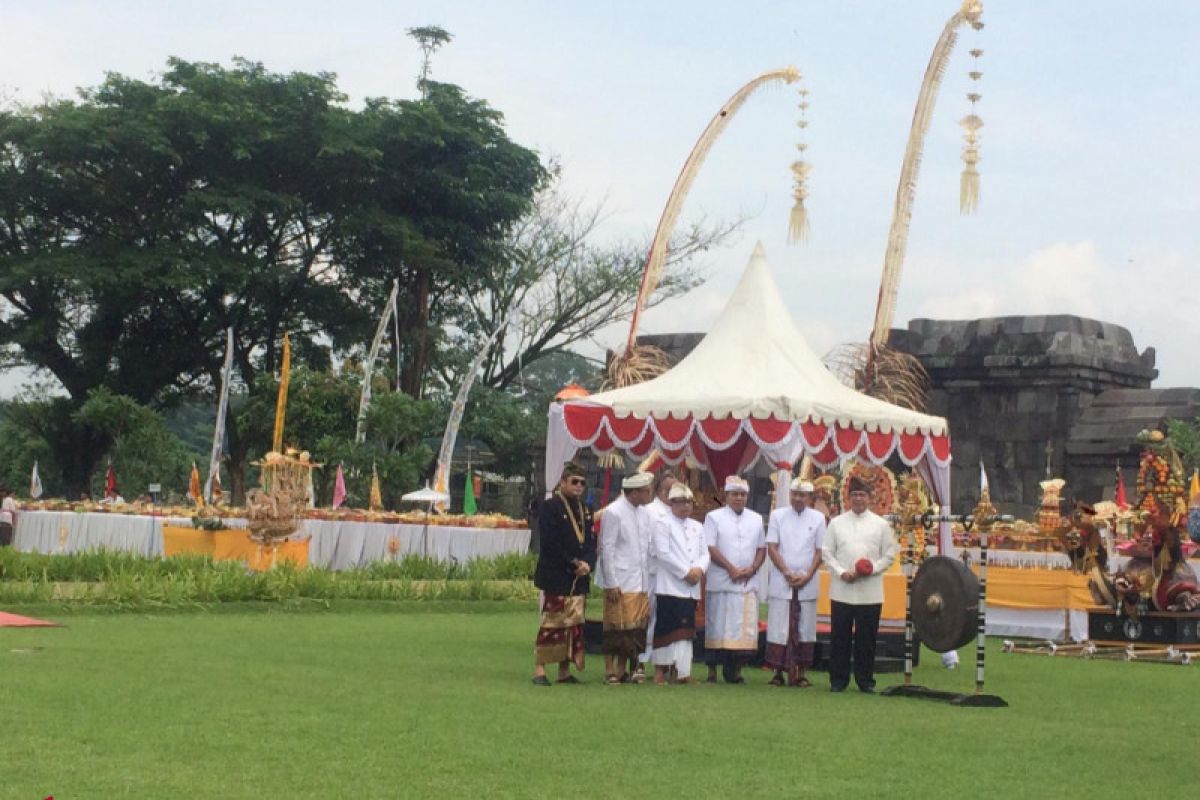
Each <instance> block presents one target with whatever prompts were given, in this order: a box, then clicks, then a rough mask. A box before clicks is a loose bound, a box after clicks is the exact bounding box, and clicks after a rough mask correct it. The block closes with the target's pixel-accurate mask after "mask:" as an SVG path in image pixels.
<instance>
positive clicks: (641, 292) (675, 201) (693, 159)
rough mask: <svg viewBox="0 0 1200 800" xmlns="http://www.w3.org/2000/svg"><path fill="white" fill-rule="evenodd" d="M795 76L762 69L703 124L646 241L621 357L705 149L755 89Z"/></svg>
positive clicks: (791, 71)
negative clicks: (650, 235)
mask: <svg viewBox="0 0 1200 800" xmlns="http://www.w3.org/2000/svg"><path fill="white" fill-rule="evenodd" d="M798 80H800V70H798V69H796V68H795V67H785V68H784V69H776V70H772V71H770V72H764V73H763V74H762V75H759V76H758V77H757V78H755V79H754V80H752V81H750V82H749V83H747V84H746V85H745V86H743V87H742V88H740V89H738V90H737V91H736V92H735V93H734V94H733V96H732V97H730V98H729V100H728V101H727V102H726V103H725V105H723V106H721V110H720V111H718V112H717V113H716V115H715V116H714V117H713V118H712V119H711V120H710V121H709V123H708V125H707V126H706V127H705V128H704V132H703V133H701V134H700V138H699V139H698V140H697V141H696V144H695V146H693V147H692V151H691V152H690V153H689V154H688V157H687V161H685V162H684V163H683V169H681V170H680V171H679V176H678V177H677V178H676V179H675V185H674V186H672V187H671V194H670V195H668V197H667V204H666V206H665V207H664V208H663V212H662V216H661V217H659V220H658V227H657V228H656V229H655V231H654V238H653V239H652V240H651V242H650V252H649V253H648V254H647V255H646V266H645V268H644V269H643V270H642V281H641V285H640V286H639V287H638V294H637V300H636V302H635V303H634V307H633V317H632V318H631V319H630V321H629V336H628V337H627V338H626V341H625V353H624V357H626V358H628V357H629V356H630V355H631V354H632V353H633V347H634V344H635V343H636V341H637V330H638V321H639V319H640V317H641V313H642V311H643V310H644V309H645V307H646V303H647V302H648V301H649V299H650V295H652V294H654V290H655V289H656V288H658V281H659V278H661V277H662V271H663V264H664V262H665V261H666V257H667V245H668V244H669V243H670V240H671V235H672V234H673V233H674V232H675V225H676V223H677V222H678V221H679V213H680V211H681V210H682V209H683V201H684V200H685V199H686V198H687V194H688V191H689V190H691V188H692V184H693V183H694V182H695V180H696V175H697V174H698V173H699V172H700V167H701V166H702V165H703V164H704V159H705V158H707V157H708V153H709V151H710V150H712V146H713V144H714V143H715V142H716V141H717V138H718V137H719V136H720V135H721V132H722V131H724V130H725V128H726V127H727V126H728V125H729V123H730V121H732V120H733V117H734V115H735V114H736V113H737V111H738V109H740V108H741V107H742V106H743V105H744V104H745V102H746V100H748V99H749V98H750V95H752V94H754V92H755V91H757V90H758V89H759V88H761V87H763V86H766V85H767V84H769V83H774V82H775V81H783V82H784V83H795V82H796V81H798Z"/></svg>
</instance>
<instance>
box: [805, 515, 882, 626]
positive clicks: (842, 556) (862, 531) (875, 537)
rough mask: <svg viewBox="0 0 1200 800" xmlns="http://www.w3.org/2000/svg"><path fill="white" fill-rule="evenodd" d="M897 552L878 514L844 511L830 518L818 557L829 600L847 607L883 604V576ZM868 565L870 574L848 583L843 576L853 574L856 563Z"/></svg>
mask: <svg viewBox="0 0 1200 800" xmlns="http://www.w3.org/2000/svg"><path fill="white" fill-rule="evenodd" d="M898 550H899V547H898V545H897V544H896V537H895V535H893V533H892V526H891V525H888V524H887V521H886V520H884V518H883V517H881V516H879V515H878V514H876V513H874V512H872V511H870V510H867V511H864V512H863V513H861V514H855V513H854V512H853V511H846V512H845V513H842V514H839V515H837V516H836V517H834V518H833V520H832V521H831V522H830V523H829V527H828V528H827V529H826V531H825V543H824V544H823V545H822V547H821V557H822V558H823V559H824V561H825V566H826V567H828V568H829V599H830V600H834V601H837V602H839V603H850V604H851V605H869V604H872V603H882V602H883V573H884V572H885V571H886V570H887V568H888V567H890V566H891V565H892V563H893V562H894V561H895V560H896V552H897V551H898ZM862 558H865V559H868V560H869V561H870V562H871V567H872V573H871V574H870V575H868V576H866V577H858V578H856V579H855V580H854V581H852V582H849V583H848V582H846V581H844V580H842V577H841V576H842V573H843V572H854V565H855V564H856V563H857V562H858V560H859V559H862Z"/></svg>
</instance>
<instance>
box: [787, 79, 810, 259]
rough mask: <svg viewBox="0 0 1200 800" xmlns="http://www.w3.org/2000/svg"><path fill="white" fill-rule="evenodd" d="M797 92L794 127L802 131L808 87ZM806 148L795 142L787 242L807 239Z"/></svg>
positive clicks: (807, 172) (805, 125) (806, 122)
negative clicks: (797, 110)
mask: <svg viewBox="0 0 1200 800" xmlns="http://www.w3.org/2000/svg"><path fill="white" fill-rule="evenodd" d="M799 94H800V104H799V106H798V108H799V109H800V121H799V122H797V123H796V127H797V128H799V129H800V130H801V131H803V130H805V129H806V128H808V89H805V88H801V89H800V91H799ZM807 149H808V145H807V144H806V143H805V142H803V141H801V142H800V143H799V144H797V145H796V150H797V151H799V153H800V157H799V158H798V159H797V160H795V161H793V162H792V182H793V187H792V197H793V198H794V199H795V201H796V202H795V204H794V205H793V206H792V213H791V215H790V217H789V218H788V243H789V244H796V243H797V242H803V241H805V240H806V239H808V209H807V208H805V206H804V201H805V200H806V199H807V198H808V175H809V173H810V172H812V165H811V164H809V163H808V162H807V161H805V160H804V153H805V151H806V150H807Z"/></svg>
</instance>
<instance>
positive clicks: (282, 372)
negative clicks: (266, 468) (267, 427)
mask: <svg viewBox="0 0 1200 800" xmlns="http://www.w3.org/2000/svg"><path fill="white" fill-rule="evenodd" d="M291 373H292V344H291V341H290V340H289V339H288V335H287V334H286V333H284V334H283V362H282V364H281V365H280V367H279V394H278V395H277V396H276V397H275V433H274V435H273V436H272V437H271V449H272V450H274V451H275V452H276V453H282V452H283V424H284V420H285V418H286V416H287V396H288V383H289V382H290V380H291Z"/></svg>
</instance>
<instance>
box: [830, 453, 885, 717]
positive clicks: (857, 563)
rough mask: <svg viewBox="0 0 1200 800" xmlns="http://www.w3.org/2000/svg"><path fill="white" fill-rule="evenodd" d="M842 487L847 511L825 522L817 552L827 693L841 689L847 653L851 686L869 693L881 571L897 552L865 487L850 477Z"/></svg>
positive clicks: (880, 606) (844, 684)
mask: <svg viewBox="0 0 1200 800" xmlns="http://www.w3.org/2000/svg"><path fill="white" fill-rule="evenodd" d="M848 488H849V489H850V510H849V511H846V512H844V513H842V514H839V515H838V516H836V517H834V518H833V521H832V522H830V523H829V529H828V530H827V531H826V533H825V544H824V545H823V546H822V548H821V556H822V558H823V559H824V561H825V565H826V566H827V567H828V568H829V600H830V627H831V632H830V639H831V642H830V644H831V652H830V655H829V689H830V691H833V692H842V691H845V690H846V687H847V686H848V685H849V683H850V652H851V649H853V651H854V682H855V683H857V684H858V688H859V690H860V691H863V692H866V693H867V694H874V693H875V637H876V636H877V635H878V633H879V612H880V611H881V610H882V609H883V573H884V572H885V571H887V568H888V567H890V566H891V565H892V562H894V561H895V560H896V551H897V550H898V549H899V548H898V547H897V545H896V537H895V536H894V535H893V533H892V527H891V526H890V525H888V524H887V522H886V521H885V520H884V519H883V517H880V516H879V515H877V514H875V513H874V512H872V511H871V510H870V504H871V485H870V484H869V483H868V482H867V481H864V480H862V479H861V478H859V477H857V476H855V477H852V478H851V479H850V485H849V487H848Z"/></svg>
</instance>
